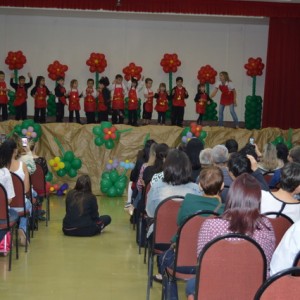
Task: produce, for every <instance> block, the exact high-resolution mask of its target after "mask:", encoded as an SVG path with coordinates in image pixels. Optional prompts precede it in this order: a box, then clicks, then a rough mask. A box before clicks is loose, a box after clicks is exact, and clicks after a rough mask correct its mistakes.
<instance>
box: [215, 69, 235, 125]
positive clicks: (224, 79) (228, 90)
mask: <svg viewBox="0 0 300 300" xmlns="http://www.w3.org/2000/svg"><path fill="white" fill-rule="evenodd" d="M219 78H220V80H219V81H218V82H217V83H216V85H215V89H214V90H213V91H212V93H211V96H210V97H211V98H213V97H214V96H215V95H216V94H217V92H218V90H219V89H220V91H221V93H222V94H221V100H220V107H219V126H223V114H224V108H225V106H229V108H230V114H231V116H232V119H233V122H234V126H235V128H239V120H238V117H237V115H236V113H235V111H234V106H236V91H235V88H234V86H233V84H232V82H231V80H230V78H229V75H228V73H227V72H224V71H223V72H220V74H219Z"/></svg>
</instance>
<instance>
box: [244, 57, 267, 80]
mask: <svg viewBox="0 0 300 300" xmlns="http://www.w3.org/2000/svg"><path fill="white" fill-rule="evenodd" d="M264 67H265V65H264V64H263V63H262V59H261V58H260V57H257V58H253V57H250V58H249V59H248V63H247V64H245V65H244V68H245V69H246V70H247V72H246V73H247V75H248V76H251V77H254V76H261V75H262V72H263V69H264Z"/></svg>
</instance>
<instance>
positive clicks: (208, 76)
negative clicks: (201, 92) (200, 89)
mask: <svg viewBox="0 0 300 300" xmlns="http://www.w3.org/2000/svg"><path fill="white" fill-rule="evenodd" d="M216 76H217V71H216V70H215V69H214V68H213V67H211V66H210V65H206V66H203V67H201V68H200V70H199V71H198V76H197V79H198V80H199V81H200V83H203V84H204V83H207V82H208V83H210V84H214V83H215V82H216Z"/></svg>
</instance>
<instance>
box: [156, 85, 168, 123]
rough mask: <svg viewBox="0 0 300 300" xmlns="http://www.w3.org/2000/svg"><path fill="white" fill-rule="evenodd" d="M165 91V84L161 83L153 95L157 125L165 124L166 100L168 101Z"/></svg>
mask: <svg viewBox="0 0 300 300" xmlns="http://www.w3.org/2000/svg"><path fill="white" fill-rule="evenodd" d="M166 89H167V88H166V84H165V83H161V84H160V85H159V88H158V91H157V93H156V94H155V95H154V98H155V99H156V105H155V108H154V109H155V110H156V111H157V113H158V121H157V123H158V124H159V125H165V124H166V112H167V110H168V99H169V95H168V92H167V91H166Z"/></svg>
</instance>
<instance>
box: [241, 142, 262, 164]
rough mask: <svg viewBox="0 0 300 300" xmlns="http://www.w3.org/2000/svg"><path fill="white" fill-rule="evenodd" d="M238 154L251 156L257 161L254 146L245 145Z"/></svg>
mask: <svg viewBox="0 0 300 300" xmlns="http://www.w3.org/2000/svg"><path fill="white" fill-rule="evenodd" d="M239 153H240V154H242V155H244V156H246V155H247V154H248V155H251V156H253V157H254V158H255V160H257V159H258V157H257V153H256V152H255V146H254V145H252V144H250V143H249V144H246V145H245V147H244V148H242V149H241V150H240V151H239Z"/></svg>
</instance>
